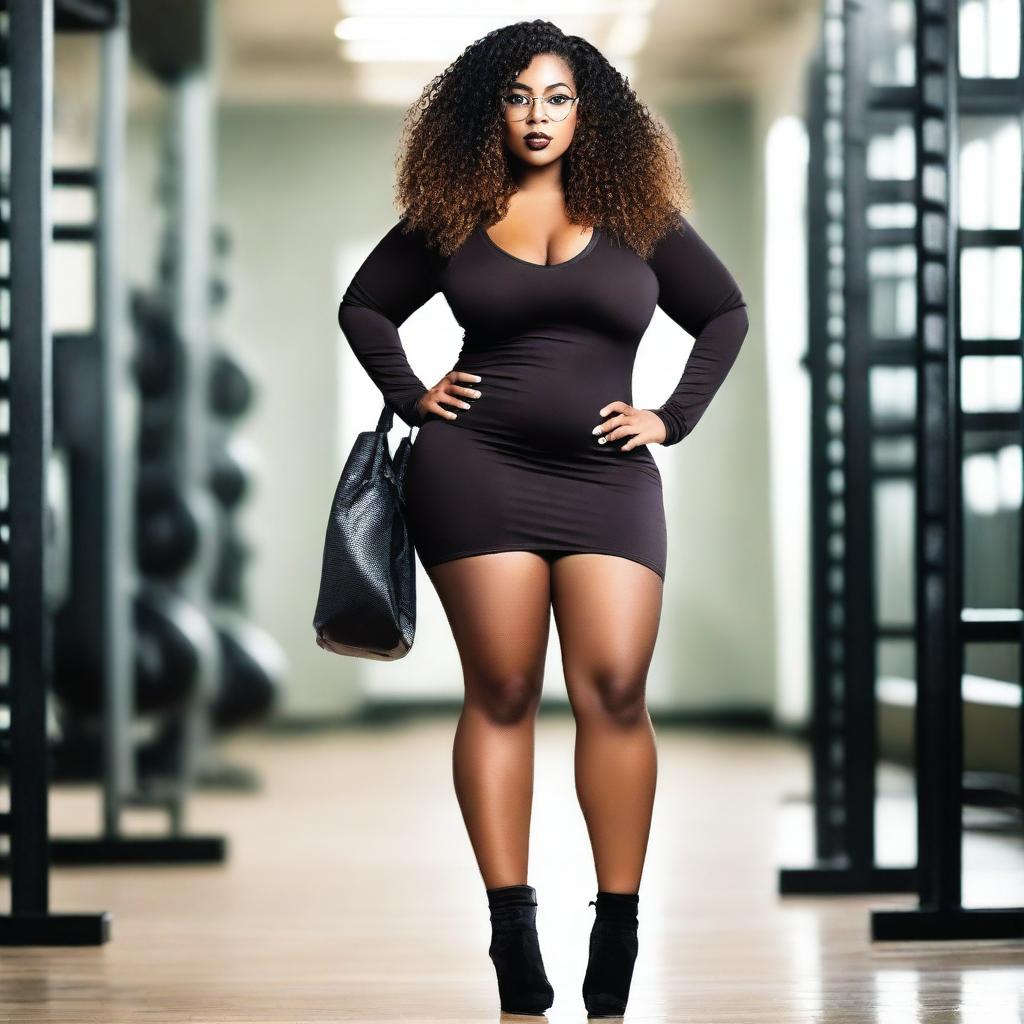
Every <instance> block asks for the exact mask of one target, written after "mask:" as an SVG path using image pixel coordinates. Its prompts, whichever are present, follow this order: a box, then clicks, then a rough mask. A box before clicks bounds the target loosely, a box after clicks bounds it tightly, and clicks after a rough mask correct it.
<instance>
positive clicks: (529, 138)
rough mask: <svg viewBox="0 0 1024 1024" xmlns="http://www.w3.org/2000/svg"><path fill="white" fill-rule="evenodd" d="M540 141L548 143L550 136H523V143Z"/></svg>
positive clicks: (541, 134) (534, 134)
mask: <svg viewBox="0 0 1024 1024" xmlns="http://www.w3.org/2000/svg"><path fill="white" fill-rule="evenodd" d="M541 139H543V140H544V141H545V142H550V141H551V136H550V135H545V134H544V133H543V132H530V134H529V135H524V136H523V141H524V142H533V141H540V140H541Z"/></svg>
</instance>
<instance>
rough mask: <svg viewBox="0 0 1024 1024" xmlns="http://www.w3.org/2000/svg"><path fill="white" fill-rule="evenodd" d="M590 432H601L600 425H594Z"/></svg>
mask: <svg viewBox="0 0 1024 1024" xmlns="http://www.w3.org/2000/svg"><path fill="white" fill-rule="evenodd" d="M591 433H592V434H600V433H601V428H600V427H594V429H593V430H592V431H591Z"/></svg>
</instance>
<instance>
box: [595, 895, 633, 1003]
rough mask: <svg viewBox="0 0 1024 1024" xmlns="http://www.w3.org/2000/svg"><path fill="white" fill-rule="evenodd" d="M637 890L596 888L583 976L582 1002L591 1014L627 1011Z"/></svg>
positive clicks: (631, 974) (631, 972)
mask: <svg viewBox="0 0 1024 1024" xmlns="http://www.w3.org/2000/svg"><path fill="white" fill-rule="evenodd" d="M639 902H640V895H639V893H625V892H605V891H603V890H600V889H599V890H598V893H597V899H596V900H591V901H590V903H589V904H588V906H596V907H597V910H596V911H595V917H594V925H593V927H592V928H591V930H590V959H589V961H588V962H587V973H586V976H585V977H584V978H583V1004H584V1005H585V1006H586V1008H587V1013H588V1014H589V1015H590V1016H591V1017H621V1016H622V1015H623V1014H624V1013H625V1012H626V1000H627V999H628V998H629V986H630V982H631V981H632V980H633V964H634V963H635V961H636V954H637V950H638V948H639V947H638V944H637V937H636V933H637V925H638V920H637V908H638V906H639Z"/></svg>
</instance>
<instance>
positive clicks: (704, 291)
mask: <svg viewBox="0 0 1024 1024" xmlns="http://www.w3.org/2000/svg"><path fill="white" fill-rule="evenodd" d="M647 264H648V266H649V267H650V268H651V269H652V270H653V271H654V273H655V274H656V275H657V278H658V285H659V295H658V305H659V306H660V307H661V308H662V309H663V310H664V311H665V312H666V313H667V314H668V315H669V316H670V317H671V318H672V319H673V320H674V321H675V322H676V323H677V324H679V326H680V327H682V328H683V330H685V331H686V332H687V334H692V335H693V338H694V342H693V349H692V351H691V352H690V356H689V358H688V359H687V360H686V365H685V366H684V367H683V375H682V377H681V378H680V379H679V383H678V384H677V385H676V389H675V391H673V392H672V394H671V396H670V397H669V399H668V401H666V402H665V404H664V405H662V406H660V407H659V408H657V409H652V410H651V411H652V412H655V413H657V415H658V416H659V417H661V420H662V422H663V423H664V424H665V432H666V435H665V440H664V441H663V442H662V444H665V445H669V444H676V443H677V442H679V441H681V440H682V439H683V438H684V437H686V435H687V434H689V433H691V432H692V431H693V428H694V427H695V426H696V425H697V421H698V420H699V419H700V418H701V416H703V415H704V410H705V409H706V408H707V407H708V405H709V404H710V402H711V399H712V398H714V396H715V392H716V391H717V390H718V388H719V387H720V385H721V383H722V381H723V380H725V378H726V375H727V374H728V372H729V370H730V369H731V368H732V364H733V363H734V362H735V361H736V356H737V354H738V353H739V350H740V345H741V344H742V343H743V339H744V337H746V334H747V327H748V321H747V304H746V302H744V300H743V296H742V295H741V294H740V289H739V286H738V285H737V284H736V281H735V280H734V279H733V277H732V275H731V274H730V273H729V271H728V270H727V269H726V268H725V266H724V265H723V263H722V261H721V260H720V259H719V258H718V257H717V256H716V255H715V254H714V252H713V251H712V250H711V249H710V248H709V246H708V244H707V243H706V242H705V241H704V240H703V239H702V238H701V237H700V235H698V234H697V232H696V231H695V230H694V228H693V225H692V224H690V222H689V221H688V220H687V219H686V218H685V217H684V216H683V215H682V214H681V213H680V214H679V224H678V225H677V226H675V227H673V228H672V230H671V231H669V233H668V234H667V235H666V236H665V237H664V238H662V239H661V241H659V242H658V245H657V247H656V248H655V250H654V252H653V253H652V254H651V256H650V258H649V259H648V261H647Z"/></svg>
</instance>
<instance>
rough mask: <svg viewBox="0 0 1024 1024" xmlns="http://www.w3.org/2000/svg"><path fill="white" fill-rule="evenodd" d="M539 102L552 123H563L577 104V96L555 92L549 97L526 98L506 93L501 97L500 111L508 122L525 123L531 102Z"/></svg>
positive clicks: (519, 94)
mask: <svg viewBox="0 0 1024 1024" xmlns="http://www.w3.org/2000/svg"><path fill="white" fill-rule="evenodd" d="M534 100H541V101H542V102H543V104H544V114H545V116H546V117H549V118H551V120H552V121H564V120H565V119H566V118H567V117H568V116H569V111H570V110H572V108H573V106H574V105H575V104H576V103H577V102H578V100H579V96H569V95H568V94H566V93H561V92H556V93H552V94H551V95H550V96H527V94H526V93H525V92H514V91H513V92H507V93H505V95H504V96H502V97H501V109H502V112H503V113H504V115H505V117H506V118H508V120H510V121H525V120H526V118H527V117H529V116H530V111H531V110H533V101H534Z"/></svg>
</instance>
